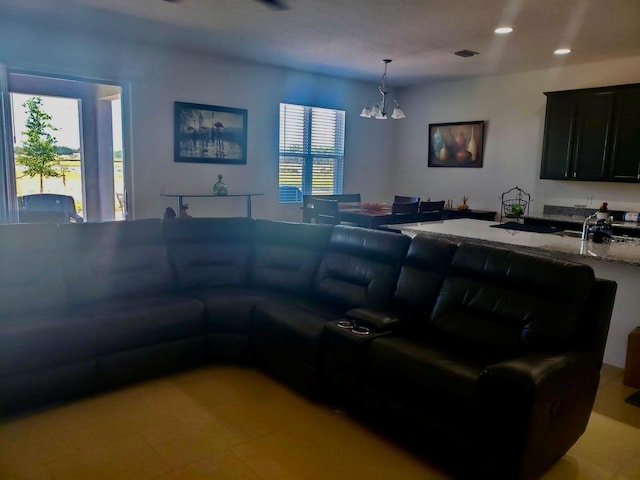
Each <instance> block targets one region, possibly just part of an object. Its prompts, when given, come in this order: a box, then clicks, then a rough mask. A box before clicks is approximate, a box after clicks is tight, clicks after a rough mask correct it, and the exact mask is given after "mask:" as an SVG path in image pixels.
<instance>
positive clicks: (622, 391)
mask: <svg viewBox="0 0 640 480" xmlns="http://www.w3.org/2000/svg"><path fill="white" fill-rule="evenodd" d="M637 391H638V389H637V388H633V387H627V386H626V385H623V384H622V378H621V377H620V378H618V379H617V380H613V381H611V382H608V383H606V384H604V385H602V386H601V387H600V388H599V389H598V395H597V396H596V402H595V404H594V406H593V411H594V412H597V413H599V414H601V415H604V416H606V417H609V418H611V419H613V420H617V421H619V422H622V423H625V424H627V425H630V426H633V427H636V428H640V408H638V407H636V406H634V405H631V404H629V403H627V402H625V401H624V399H625V398H627V397H628V396H629V395H631V394H633V393H635V392H637Z"/></svg>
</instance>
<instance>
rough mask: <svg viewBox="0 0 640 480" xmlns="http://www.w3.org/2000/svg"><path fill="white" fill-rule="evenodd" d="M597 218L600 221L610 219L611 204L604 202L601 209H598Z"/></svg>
mask: <svg viewBox="0 0 640 480" xmlns="http://www.w3.org/2000/svg"><path fill="white" fill-rule="evenodd" d="M596 218H597V219H598V220H606V219H608V218H609V204H608V203H607V202H602V205H600V208H599V209H598V212H597V215H596Z"/></svg>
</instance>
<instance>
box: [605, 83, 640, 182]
mask: <svg viewBox="0 0 640 480" xmlns="http://www.w3.org/2000/svg"><path fill="white" fill-rule="evenodd" d="M616 112H617V113H616V123H615V134H614V140H613V154H612V167H611V179H612V180H617V181H620V182H638V181H640V88H633V89H628V90H627V89H624V90H620V91H618V93H617V96H616Z"/></svg>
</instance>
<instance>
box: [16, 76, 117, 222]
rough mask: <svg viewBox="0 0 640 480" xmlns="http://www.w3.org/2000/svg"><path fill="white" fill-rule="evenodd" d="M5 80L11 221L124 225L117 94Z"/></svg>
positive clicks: (99, 87) (57, 82) (47, 80)
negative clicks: (10, 141) (10, 139)
mask: <svg viewBox="0 0 640 480" xmlns="http://www.w3.org/2000/svg"><path fill="white" fill-rule="evenodd" d="M8 80H9V82H8V84H9V93H10V102H11V121H12V125H13V128H12V130H13V150H14V154H13V166H14V168H15V192H16V199H15V200H16V203H17V207H18V212H17V213H18V220H19V221H20V222H23V223H25V222H29V223H31V222H40V221H51V222H55V223H68V222H82V221H91V222H100V221H109V220H126V219H127V214H128V208H127V206H128V205H127V195H126V188H125V185H126V173H127V168H126V158H127V157H126V155H125V151H124V146H123V142H122V87H121V86H118V85H108V84H101V83H93V82H87V81H78V80H68V79H59V78H51V77H43V76H38V75H30V74H22V73H11V72H9V75H8ZM10 160H11V159H10ZM61 209H62V210H63V211H64V215H63V216H62V217H60V216H58V213H45V212H46V211H47V210H53V211H56V212H58V211H59V210H61ZM33 210H36V211H37V213H36V214H34V213H33V212H32V211H33ZM43 211H45V212H43ZM70 211H72V212H70Z"/></svg>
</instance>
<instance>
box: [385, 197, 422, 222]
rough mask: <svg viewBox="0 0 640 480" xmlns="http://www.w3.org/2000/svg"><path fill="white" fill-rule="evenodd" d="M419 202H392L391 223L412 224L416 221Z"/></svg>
mask: <svg viewBox="0 0 640 480" xmlns="http://www.w3.org/2000/svg"><path fill="white" fill-rule="evenodd" d="M419 205H420V203H419V202H417V201H416V202H394V203H393V205H391V215H392V216H393V223H412V222H415V221H416V220H417V217H418V208H419Z"/></svg>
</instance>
